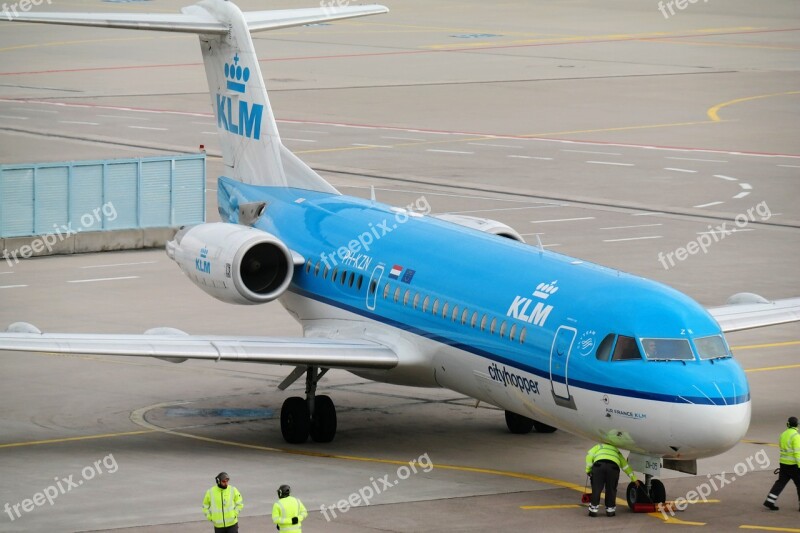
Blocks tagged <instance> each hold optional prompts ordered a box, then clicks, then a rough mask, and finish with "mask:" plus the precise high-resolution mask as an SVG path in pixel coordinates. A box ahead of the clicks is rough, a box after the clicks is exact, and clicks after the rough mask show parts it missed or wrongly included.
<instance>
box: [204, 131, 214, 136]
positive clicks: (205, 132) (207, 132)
mask: <svg viewBox="0 0 800 533" xmlns="http://www.w3.org/2000/svg"><path fill="white" fill-rule="evenodd" d="M200 133H204V134H206V135H216V134H217V132H216V131H201V132H200Z"/></svg>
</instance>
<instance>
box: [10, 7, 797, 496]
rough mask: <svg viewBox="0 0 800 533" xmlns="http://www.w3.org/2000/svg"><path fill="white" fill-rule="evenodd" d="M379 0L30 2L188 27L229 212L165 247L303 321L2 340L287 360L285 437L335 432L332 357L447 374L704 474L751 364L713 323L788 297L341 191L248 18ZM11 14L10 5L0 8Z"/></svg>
mask: <svg viewBox="0 0 800 533" xmlns="http://www.w3.org/2000/svg"><path fill="white" fill-rule="evenodd" d="M386 12H388V9H387V8H386V7H384V6H379V5H375V6H344V7H320V8H311V9H289V10H276V11H253V12H242V11H241V10H240V9H239V8H238V7H237V6H236V5H235V4H234V3H233V2H230V1H227V0H201V1H200V2H199V3H197V4H195V5H192V6H189V7H186V8H183V9H182V11H181V13H180V14H139V13H124V14H120V13H113V14H111V13H53V12H49V13H25V14H20V15H19V16H17V17H14V18H11V21H13V22H17V21H18V22H36V23H52V24H66V25H78V26H94V27H102V28H124V29H139V30H150V31H166V32H184V33H194V34H197V35H198V36H199V39H200V47H201V51H202V56H203V61H204V64H205V70H206V74H207V78H208V85H209V90H210V96H211V106H212V108H213V110H214V115H215V118H216V122H217V130H218V133H219V138H220V144H221V147H222V154H223V160H224V165H225V174H224V175H223V176H221V177H220V178H219V179H218V208H219V213H220V218H221V220H222V221H221V222H209V223H203V224H199V225H195V226H191V227H184V228H181V229H180V230H179V231H178V232H177V233H176V235H175V237H174V239H173V240H171V241H170V242H168V244H167V246H166V252H167V255H168V256H169V257H170V258H171V259H172V260H173V261H175V263H177V265H178V266H179V267H180V268H181V269H182V271H183V272H184V273H185V275H186V277H188V278H189V279H190V280H191V281H192V282H193V283H194V284H195V285H197V286H198V287H199V288H200V289H202V290H203V291H205V292H206V293H208V294H209V295H211V296H213V297H214V298H217V299H218V300H221V301H224V302H228V303H231V304H237V305H257V304H262V303H265V302H270V301H273V300H278V301H280V303H281V304H282V305H283V306H284V307H285V308H286V309H287V310H288V312H289V313H290V314H291V315H292V317H294V318H295V319H296V320H297V321H298V322H299V323H300V324H301V326H302V328H303V336H302V337H300V338H270V337H257V336H254V337H234V336H204V335H189V334H187V333H185V332H183V331H180V330H176V329H172V328H166V327H165V328H155V329H152V330H148V331H147V332H145V334H143V335H116V334H115V335H109V334H103V335H101V334H60V333H48V334H43V333H42V332H41V331H39V330H38V329H37V328H36V327H35V326H33V325H31V324H27V323H20V322H18V323H15V324H12V325H11V326H9V328H8V330H7V332H5V333H2V334H0V350H5V351H30V352H43V353H65V354H102V355H119V356H146V357H157V358H159V359H164V360H167V361H171V362H176V363H179V362H183V361H186V360H187V359H206V360H211V361H240V362H255V363H266V364H278V365H290V366H294V367H295V368H294V370H293V371H291V373H290V374H289V375H288V376H287V377H286V379H285V380H284V381H283V382H282V383H281V384H280V385H279V389H281V390H285V389H286V388H287V387H288V386H290V385H291V384H292V383H294V382H295V381H296V380H298V379H301V378H303V377H304V378H305V383H306V392H305V397H300V396H292V397H289V398H287V399H286V400H285V402H284V403H283V406H282V408H281V416H280V419H281V433H282V436H283V438H284V439H285V440H286V441H287V442H289V443H292V444H299V443H304V442H306V441H307V440H308V439H309V437H310V438H311V440H313V441H315V442H318V443H325V442H330V441H332V440H333V438H334V437H335V434H336V429H337V417H336V408H335V405H334V403H333V401H332V400H331V398H330V397H329V396H327V395H323V394H317V387H318V385H319V383H320V380H321V379H322V378H323V376H324V375H325V373H326V372H327V371H328V370H329V369H344V370H347V371H349V372H351V373H353V374H355V375H357V376H360V377H362V378H367V379H370V380H374V381H378V382H384V383H390V384H400V385H411V386H417V387H444V388H447V389H451V390H453V391H456V392H458V393H460V394H464V395H466V396H469V397H471V398H474V399H476V400H478V401H479V402H485V403H488V404H491V405H494V406H497V407H499V408H501V409H503V410H504V411H505V419H506V424H507V426H508V429H509V430H510V431H511V432H513V433H529V432H530V431H532V430H533V429H535V430H536V431H537V432H541V433H549V432H552V431H555V430H556V428H558V429H562V430H566V431H568V432H570V433H573V434H575V435H579V436H582V437H585V438H587V439H591V440H594V441H597V442H605V443H610V444H614V445H616V446H618V447H619V448H622V449H625V450H629V451H630V455H629V461H630V463H631V465H632V466H633V468H634V469H635V470H636V471H638V472H643V473H644V474H645V484H644V488H642V489H639V488H637V487H636V486H635V485H634V484H631V485H629V487H628V491H627V499H628V503H629V505H631V506H633V503H635V502H636V501H637V500H641V499H643V498H650V499H651V500H652V501H656V502H664V501H665V499H666V490H665V488H664V485H663V483H661V481H659V480H658V479H656V478H657V477H658V475H659V474H660V471H661V468H672V469H676V470H680V471H683V472H688V473H695V474H696V472H697V459H699V458H704V457H710V456H714V455H717V454H720V453H722V452H724V451H726V450H728V449H730V448H731V447H733V446H734V445H735V444H736V443H737V442H738V441H739V440H740V439H741V438H742V437H743V436H744V435H745V433H746V431H747V429H748V426H749V423H750V414H751V404H750V390H749V386H748V383H747V379H746V377H745V374H744V371H743V370H742V368H741V366H740V365H739V364H738V363H737V361H736V360H735V359H734V358H733V357H732V355H731V351H730V348H729V346H728V344H727V342H726V340H725V337H724V333H726V332H730V331H737V330H742V329H748V328H754V327H761V326H768V325H773V324H781V323H785V322H791V321H798V320H800V298H789V299H784V300H777V301H774V302H768V301H767V300H765V299H763V298H761V297H759V296H757V295H753V294H749V293H741V294H738V295H735V296H734V297H733V298H732V299H731V300H729V302H728V304H726V305H724V306H720V307H715V308H711V309H705V308H703V307H702V306H700V304H698V303H697V302H695V301H694V300H692V299H691V298H690V297H689V296H687V295H684V294H682V293H680V292H678V291H677V290H674V289H672V288H670V287H667V286H665V285H663V284H660V283H657V282H655V281H651V280H648V279H644V278H641V277H638V276H635V275H632V274H628V273H625V272H621V271H619V270H615V269H611V268H606V267H603V266H600V265H597V264H593V263H590V262H587V261H582V260H579V259H575V258H572V257H568V256H565V255H561V254H558V253H555V252H552V251H548V250H545V249H544V248H543V247H542V246H541V244H540V245H539V246H538V247H537V246H531V245H528V244H525V243H524V242H522V238H521V237H520V236H519V234H518V233H517V232H515V231H514V230H513V229H512V228H510V227H508V226H507V225H505V224H503V223H501V222H497V221H493V220H489V219H482V218H476V217H468V216H460V215H440V216H432V215H430V214H429V213H425V212H422V211H424V209H422V208H423V207H424V206H421V205H416V206H414V205H412V206H408V207H406V208H399V207H393V206H390V205H386V204H383V203H380V202H378V201H377V200H376V199H375V198H374V195H373V198H370V199H362V198H356V197H351V196H347V195H343V194H341V193H340V192H339V191H337V190H336V189H335V188H334V187H333V186H332V185H330V184H329V183H328V182H326V181H325V180H324V179H323V178H322V177H321V176H319V175H318V174H317V173H316V172H314V171H313V170H312V169H311V168H310V167H308V166H307V165H306V164H305V163H303V162H302V161H301V160H300V159H299V158H298V157H296V156H295V155H294V154H293V153H292V152H290V151H289V150H288V149H287V148H286V147H285V146H284V145H283V144H282V143H281V138H280V135H279V132H278V129H277V125H276V121H275V116H274V114H273V110H272V107H271V106H270V103H269V99H268V96H267V91H266V88H265V84H264V79H263V76H262V73H261V67H260V65H259V62H258V58H257V57H256V52H255V48H254V46H253V41H252V39H251V32H257V31H264V30H274V29H280V28H288V27H293V26H302V25H308V24H315V23H322V22H331V21H336V20H341V19H347V18H352V17H361V16H366V15H373V14H380V13H386ZM0 20H4V19H0Z"/></svg>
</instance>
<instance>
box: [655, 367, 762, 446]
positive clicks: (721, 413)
mask: <svg viewBox="0 0 800 533" xmlns="http://www.w3.org/2000/svg"><path fill="white" fill-rule="evenodd" d="M734 388H735V387H734V384H733V383H730V382H729V383H720V382H710V383H706V384H704V385H703V386H698V389H699V390H700V392H702V393H703V394H702V395H701V396H700V398H703V397H705V398H706V401H705V402H704V403H702V404H700V403H690V401H691V400H689V399H687V400H686V403H683V404H676V405H675V406H674V408H673V413H672V419H671V437H672V439H671V440H672V442H670V443H668V445H669V446H670V448H672V449H673V450H676V449H677V450H676V456H677V457H680V458H683V459H694V458H700V457H710V456H714V455H718V454H720V453H723V452H725V451H726V450H729V449H730V448H732V447H733V446H735V445H736V443H737V442H739V441H740V440H741V439H742V438H743V437H744V436H745V434H746V433H747V429H748V428H749V427H750V414H751V405H750V399H749V396H747V393H746V391H745V396H744V397H742V395H741V390H742V389H741V388H739V394H740V395H739V396H737V394H736V393H735V392H734ZM712 391H713V394H712ZM695 400H696V398H695Z"/></svg>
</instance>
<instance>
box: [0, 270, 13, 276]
mask: <svg viewBox="0 0 800 533" xmlns="http://www.w3.org/2000/svg"><path fill="white" fill-rule="evenodd" d="M13 273H14V272H12V271H11V270H9V271H8V272H0V276H2V275H3V274H13Z"/></svg>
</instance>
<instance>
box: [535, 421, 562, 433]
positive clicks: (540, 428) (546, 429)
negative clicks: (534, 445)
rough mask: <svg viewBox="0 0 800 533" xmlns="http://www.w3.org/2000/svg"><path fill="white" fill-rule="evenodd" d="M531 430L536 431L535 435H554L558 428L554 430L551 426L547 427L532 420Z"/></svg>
mask: <svg viewBox="0 0 800 533" xmlns="http://www.w3.org/2000/svg"><path fill="white" fill-rule="evenodd" d="M533 429H535V430H536V433H554V432H555V431H556V430H557V429H558V428H554V427H553V426H548V425H547V424H543V423H542V422H539V421H538V420H534V421H533Z"/></svg>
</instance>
